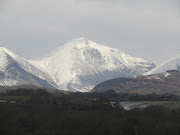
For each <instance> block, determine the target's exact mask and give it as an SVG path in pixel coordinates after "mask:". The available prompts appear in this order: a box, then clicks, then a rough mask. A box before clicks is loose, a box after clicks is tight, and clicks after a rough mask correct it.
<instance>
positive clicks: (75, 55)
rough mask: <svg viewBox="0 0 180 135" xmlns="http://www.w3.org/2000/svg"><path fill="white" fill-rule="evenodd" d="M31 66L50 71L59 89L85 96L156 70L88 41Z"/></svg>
mask: <svg viewBox="0 0 180 135" xmlns="http://www.w3.org/2000/svg"><path fill="white" fill-rule="evenodd" d="M31 64H33V65H35V66H36V67H39V69H43V70H45V71H47V72H48V73H49V74H50V75H51V76H52V77H53V79H54V81H55V83H56V84H57V85H58V88H59V89H63V90H69V91H81V92H87V91H90V90H92V89H93V88H94V87H95V86H96V85H97V84H99V83H101V82H104V81H106V80H109V79H112V78H117V77H130V76H134V75H139V74H143V73H145V72H147V71H149V70H151V69H152V68H154V67H155V65H154V64H152V63H149V62H147V61H146V60H143V59H141V58H135V57H131V56H129V55H127V54H125V53H124V52H122V51H120V50H117V49H113V48H110V47H107V46H104V45H100V44H97V43H95V42H93V41H90V40H88V39H86V38H76V39H73V40H71V41H68V42H66V43H65V44H64V45H63V46H60V47H59V48H57V49H56V50H55V51H53V52H51V53H50V54H49V55H47V56H46V57H44V58H40V59H36V60H32V61H31Z"/></svg>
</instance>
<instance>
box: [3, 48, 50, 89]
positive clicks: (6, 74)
mask: <svg viewBox="0 0 180 135" xmlns="http://www.w3.org/2000/svg"><path fill="white" fill-rule="evenodd" d="M35 74H37V75H41V76H42V77H45V78H47V76H48V75H45V73H43V72H42V71H40V70H39V69H36V68H35V67H34V66H32V65H31V64H29V63H28V62H27V61H26V60H25V59H23V58H21V57H19V56H17V55H15V54H14V53H12V52H11V51H9V50H7V49H6V48H3V47H0V86H15V85H22V84H33V85H37V86H40V87H52V86H51V85H50V84H49V83H48V82H47V81H45V80H43V79H41V78H39V77H38V76H36V75H35Z"/></svg>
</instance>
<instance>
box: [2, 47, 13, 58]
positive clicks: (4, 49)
mask: <svg viewBox="0 0 180 135" xmlns="http://www.w3.org/2000/svg"><path fill="white" fill-rule="evenodd" d="M0 55H1V57H2V56H4V55H9V56H11V57H14V56H15V54H14V53H12V52H11V51H9V50H8V49H7V48H5V47H0Z"/></svg>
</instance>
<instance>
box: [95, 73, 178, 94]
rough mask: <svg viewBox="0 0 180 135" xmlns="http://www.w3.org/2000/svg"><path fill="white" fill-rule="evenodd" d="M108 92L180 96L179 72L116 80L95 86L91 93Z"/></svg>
mask: <svg viewBox="0 0 180 135" xmlns="http://www.w3.org/2000/svg"><path fill="white" fill-rule="evenodd" d="M108 90H114V91H116V92H117V93H137V94H152V93H154V92H155V93H157V94H164V93H169V94H179V95H180V71H176V70H172V71H168V72H164V73H158V74H154V75H147V76H143V75H140V76H136V77H133V78H116V79H112V80H108V81H106V82H103V83H101V84H99V85H97V86H96V87H95V88H94V89H93V90H92V92H104V91H108Z"/></svg>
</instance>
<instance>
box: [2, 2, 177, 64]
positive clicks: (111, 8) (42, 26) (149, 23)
mask: <svg viewBox="0 0 180 135" xmlns="http://www.w3.org/2000/svg"><path fill="white" fill-rule="evenodd" d="M133 1H134V2H133ZM174 3H175V1H173V0H171V1H170V0H152V1H144V0H141V1H140V0H126V1H125V0H61V1H59V0H53V1H50V0H29V1H25V0H13V2H12V1H11V2H8V3H6V4H5V5H6V6H3V7H4V10H3V12H2V14H1V17H0V29H1V31H0V44H1V45H4V46H6V47H8V48H9V49H11V50H12V51H14V52H16V53H18V54H19V55H21V56H24V57H26V58H32V56H33V57H39V56H42V55H44V54H45V53H48V52H49V51H51V50H53V49H55V48H56V47H58V46H60V45H62V44H63V43H64V42H65V41H67V40H70V39H71V38H76V37H87V38H89V39H91V40H94V41H96V42H99V43H102V44H105V45H108V46H110V47H114V48H118V49H121V50H124V51H126V52H128V53H129V54H132V55H133V56H138V57H143V58H145V59H147V60H150V61H153V62H156V63H159V62H161V61H163V60H165V59H167V58H169V57H171V56H173V55H175V54H177V53H178V52H180V47H179V44H180V41H179V38H180V37H179V35H180V25H179V24H180V15H179V12H178V11H177V9H175V8H174V7H175V6H176V4H174ZM169 48H171V49H169ZM168 50H169V52H168ZM32 52H33V55H32ZM152 52H153V53H154V54H153V55H152ZM164 52H166V53H164ZM167 52H168V53H167ZM158 58H159V59H158Z"/></svg>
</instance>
